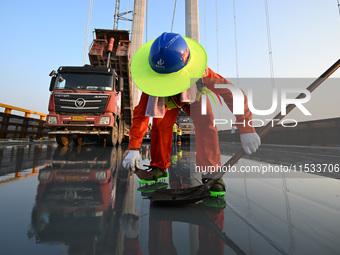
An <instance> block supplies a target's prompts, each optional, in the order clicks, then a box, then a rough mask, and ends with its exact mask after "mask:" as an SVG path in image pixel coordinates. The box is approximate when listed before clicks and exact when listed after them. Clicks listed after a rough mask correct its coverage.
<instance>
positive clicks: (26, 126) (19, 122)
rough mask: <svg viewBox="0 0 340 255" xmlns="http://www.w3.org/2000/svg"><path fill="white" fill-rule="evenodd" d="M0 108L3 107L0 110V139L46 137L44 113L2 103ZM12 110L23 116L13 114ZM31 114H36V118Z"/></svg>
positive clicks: (47, 129) (46, 129)
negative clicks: (0, 110) (2, 109)
mask: <svg viewBox="0 0 340 255" xmlns="http://www.w3.org/2000/svg"><path fill="white" fill-rule="evenodd" d="M0 108H4V112H0V139H8V138H14V139H15V138H20V139H24V138H35V139H41V138H43V137H48V134H47V132H48V131H49V128H47V127H46V123H45V118H46V116H47V115H46V114H44V113H40V112H35V111H31V110H27V109H23V108H19V107H15V106H11V105H7V104H2V103H0ZM12 111H17V112H19V113H20V114H24V116H20V115H16V114H13V113H12ZM31 115H37V116H38V118H32V117H31Z"/></svg>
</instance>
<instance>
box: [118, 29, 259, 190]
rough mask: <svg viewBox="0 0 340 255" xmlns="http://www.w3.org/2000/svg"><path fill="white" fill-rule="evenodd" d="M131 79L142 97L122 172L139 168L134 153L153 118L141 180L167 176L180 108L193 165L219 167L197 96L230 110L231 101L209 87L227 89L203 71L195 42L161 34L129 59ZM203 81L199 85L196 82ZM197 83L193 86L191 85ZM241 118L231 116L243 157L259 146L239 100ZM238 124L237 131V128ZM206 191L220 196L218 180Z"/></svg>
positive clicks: (213, 134)
mask: <svg viewBox="0 0 340 255" xmlns="http://www.w3.org/2000/svg"><path fill="white" fill-rule="evenodd" d="M131 74H132V78H133V79H134V82H135V83H136V85H137V86H138V88H139V89H140V90H142V92H143V93H142V95H141V98H140V101H139V104H138V105H137V106H136V107H135V109H134V117H133V120H132V125H131V128H130V141H129V153H128V154H127V156H126V157H125V159H124V161H123V167H125V168H127V169H130V170H136V168H139V162H140V154H139V149H140V147H141V143H142V140H143V135H144V133H145V132H146V131H147V126H148V123H149V117H153V124H152V127H153V128H152V133H151V162H150V166H151V167H152V170H151V171H149V172H148V175H150V177H147V179H149V178H150V179H151V180H152V179H154V180H158V179H159V178H162V177H164V176H166V175H167V168H168V167H169V166H170V164H171V163H170V156H171V147H172V133H173V125H174V123H175V122H176V119H177V116H178V113H179V110H180V109H181V108H182V109H183V110H184V111H185V112H186V113H187V114H188V115H189V116H190V117H191V119H192V120H193V123H194V125H195V133H196V165H198V166H202V167H209V166H216V165H219V166H220V165H221V155H220V150H219V142H218V133H217V128H216V126H214V124H213V122H214V116H213V112H212V108H211V105H210V102H209V99H207V107H206V114H201V112H202V109H201V108H202V104H201V95H202V93H205V91H206V90H213V91H215V92H217V93H218V94H219V95H220V96H221V97H222V98H223V100H224V101H225V103H226V104H227V105H228V107H229V108H230V109H231V110H232V108H233V97H232V94H231V92H230V91H229V90H228V89H225V88H218V89H217V88H216V89H215V88H214V85H215V84H218V83H219V84H230V83H229V82H228V81H227V80H226V79H224V78H223V77H222V76H220V75H219V74H217V73H215V72H213V71H212V70H211V69H210V68H208V67H207V55H206V52H205V50H204V48H203V47H202V46H201V45H200V44H199V43H198V42H196V41H195V40H193V39H190V38H184V37H182V36H181V35H179V34H176V33H163V34H162V35H161V36H159V37H158V38H156V39H155V40H153V41H150V42H148V43H146V44H144V45H143V46H142V47H141V48H140V49H139V50H138V51H137V52H136V53H135V55H134V57H133V59H132V62H131ZM201 77H203V78H202V79H200V78H201ZM197 81H199V82H197ZM244 110H245V112H244V114H242V115H241V114H239V115H235V116H236V122H237V123H239V124H237V127H238V129H239V130H240V139H241V143H242V147H243V149H244V151H245V152H246V153H247V154H251V153H254V152H255V151H256V150H257V148H258V146H259V145H260V138H259V136H258V135H257V134H256V132H255V129H254V128H253V127H251V126H249V124H248V123H249V121H250V120H251V119H252V114H251V112H250V110H249V108H248V103H247V98H246V97H245V96H244ZM242 122H243V123H244V125H242V124H241V123H242ZM211 190H217V191H220V190H225V185H224V182H223V180H222V179H220V180H218V181H216V182H215V183H214V185H212V187H211Z"/></svg>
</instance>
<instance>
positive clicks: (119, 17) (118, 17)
mask: <svg viewBox="0 0 340 255" xmlns="http://www.w3.org/2000/svg"><path fill="white" fill-rule="evenodd" d="M128 4H129V0H128ZM119 7H120V0H116V5H115V15H114V24H113V29H114V30H118V21H119V20H125V21H132V19H129V18H127V17H124V15H127V14H129V13H132V11H126V12H122V13H119Z"/></svg>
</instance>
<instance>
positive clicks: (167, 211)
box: [119, 144, 226, 255]
mask: <svg viewBox="0 0 340 255" xmlns="http://www.w3.org/2000/svg"><path fill="white" fill-rule="evenodd" d="M182 148H183V150H184V153H183V150H182ZM145 150H146V146H145V145H142V151H145ZM170 160H171V166H170V167H169V169H168V170H169V176H170V177H169V183H170V186H171V188H177V189H184V188H188V187H190V186H193V185H195V184H196V185H197V184H198V182H197V180H196V182H197V183H193V178H190V172H189V171H187V169H188V168H189V167H190V160H191V154H190V148H189V147H185V146H184V147H181V146H178V145H177V144H173V146H172V153H171V158H170ZM182 170H183V171H182ZM197 179H198V178H197ZM167 187H168V183H166V182H163V181H158V182H156V183H154V184H145V185H142V186H141V187H139V188H138V189H137V190H138V191H140V192H141V194H142V196H144V197H151V196H152V192H154V191H155V190H157V189H159V188H167ZM225 205H226V202H225V200H224V198H213V197H209V198H207V199H205V200H203V202H202V203H201V204H200V205H195V207H185V208H175V209H173V208H158V207H153V206H151V207H150V217H149V243H148V248H149V253H150V254H151V255H152V254H165V255H167V254H169V255H170V254H171V255H172V254H177V249H176V247H175V245H174V243H173V234H176V235H178V234H179V235H181V234H182V233H173V227H172V223H173V221H182V222H187V223H191V224H194V225H198V231H197V234H198V242H199V247H198V249H197V252H196V254H209V253H211V252H214V254H224V243H223V241H222V240H221V239H220V238H219V235H218V234H217V233H216V231H217V230H218V231H217V232H222V229H223V222H224V212H223V209H224V208H225ZM119 222H120V225H121V228H122V229H123V231H124V235H125V239H124V254H142V251H141V249H140V246H139V238H138V233H139V227H138V223H139V217H138V216H137V215H135V214H131V213H129V214H125V215H123V216H122V217H121V218H120V221H119ZM211 226H213V228H211ZM188 245H189V244H188Z"/></svg>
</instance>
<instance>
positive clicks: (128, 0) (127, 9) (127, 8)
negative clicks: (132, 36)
mask: <svg viewBox="0 0 340 255" xmlns="http://www.w3.org/2000/svg"><path fill="white" fill-rule="evenodd" d="M129 2H130V0H127V7H126V13H129ZM126 15H128V14H126ZM127 22H128V20H127V19H126V20H125V30H127Z"/></svg>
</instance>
